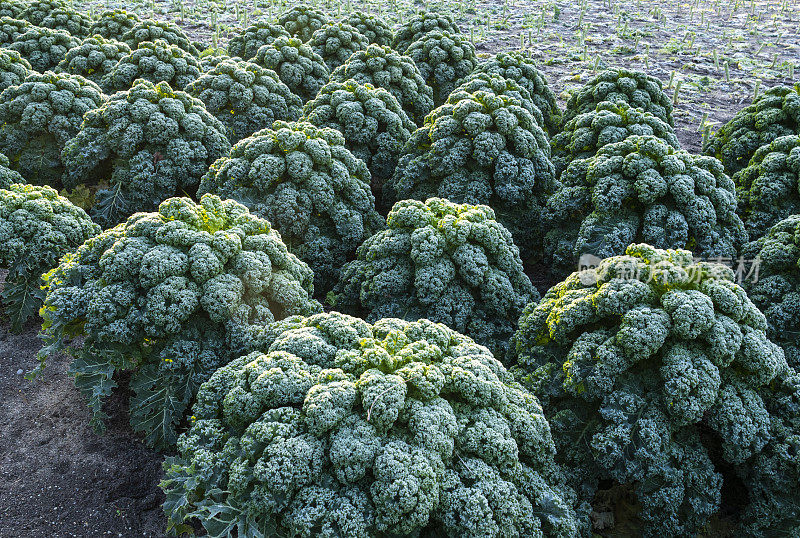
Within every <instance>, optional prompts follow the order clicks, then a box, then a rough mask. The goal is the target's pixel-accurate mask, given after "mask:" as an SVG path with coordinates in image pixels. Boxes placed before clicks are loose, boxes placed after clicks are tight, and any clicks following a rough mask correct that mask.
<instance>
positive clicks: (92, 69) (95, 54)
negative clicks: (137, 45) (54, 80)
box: [56, 35, 131, 84]
mask: <svg viewBox="0 0 800 538" xmlns="http://www.w3.org/2000/svg"><path fill="white" fill-rule="evenodd" d="M130 53H131V49H130V47H128V45H126V44H125V43H122V42H120V41H114V40H111V39H105V38H104V37H102V36H100V35H93V36H91V37H87V38H86V39H84V40H83V42H82V43H81V44H80V45H79V46H77V47H75V48H73V49H70V50H69V51H68V52H67V55H66V56H65V57H64V59H63V60H61V62H60V63H59V64H58V65H57V66H56V72H58V73H72V74H73V75H81V76H82V77H85V78H87V79H88V80H91V81H92V82H94V83H95V84H101V83H102V80H103V77H104V76H105V75H106V74H108V73H110V72H111V71H112V70H113V69H114V67H115V66H116V65H117V62H119V61H120V60H122V59H123V58H125V57H126V56H127V55H129V54H130Z"/></svg>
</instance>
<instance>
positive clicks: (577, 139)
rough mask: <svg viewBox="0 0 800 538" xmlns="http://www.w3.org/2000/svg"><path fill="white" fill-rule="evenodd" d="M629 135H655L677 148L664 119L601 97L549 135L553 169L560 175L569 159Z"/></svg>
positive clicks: (590, 153) (590, 154) (591, 154)
mask: <svg viewBox="0 0 800 538" xmlns="http://www.w3.org/2000/svg"><path fill="white" fill-rule="evenodd" d="M631 135H638V136H655V137H657V138H660V139H661V140H663V141H664V142H666V143H667V144H668V145H669V146H672V147H673V148H675V149H680V148H681V144H680V142H679V141H678V137H677V136H676V135H675V130H674V129H673V128H672V127H671V126H670V125H669V124H668V123H665V122H664V121H662V120H660V119H658V118H657V117H655V116H653V115H652V114H650V113H649V112H647V111H645V110H644V109H641V108H634V107H632V106H630V105H629V104H628V103H626V102H625V101H617V102H612V101H602V102H601V103H599V104H598V105H597V108H595V109H594V110H593V111H591V112H586V113H584V114H578V115H577V116H575V117H574V118H572V119H571V120H569V121H568V122H567V123H565V124H564V126H563V127H562V129H561V132H559V133H557V134H556V135H555V136H553V137H552V138H551V140H550V148H551V149H552V150H553V164H555V166H556V173H557V174H558V175H559V176H560V175H561V173H562V172H563V171H564V169H565V168H567V166H569V164H570V163H571V162H572V161H574V160H576V159H588V158H590V157H594V156H595V155H596V154H597V152H598V151H599V150H600V149H601V148H602V147H603V146H605V145H606V144H613V143H616V142H622V141H623V140H625V139H626V138H628V137H629V136H631Z"/></svg>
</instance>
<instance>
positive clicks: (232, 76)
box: [186, 59, 303, 144]
mask: <svg viewBox="0 0 800 538" xmlns="http://www.w3.org/2000/svg"><path fill="white" fill-rule="evenodd" d="M186 93H188V94H189V95H191V96H192V97H196V98H198V99H200V100H201V101H202V102H203V104H205V105H206V109H207V110H208V111H209V112H210V113H211V114H212V115H213V116H214V117H215V118H217V119H218V120H219V121H220V122H221V123H222V124H223V125H224V126H225V129H226V133H227V135H228V140H229V141H230V142H231V143H232V144H235V143H236V142H238V141H239V140H241V139H242V138H245V137H247V136H250V135H251V134H253V133H255V132H256V131H260V130H261V129H266V128H267V127H270V126H271V125H272V124H273V123H274V122H275V120H284V121H296V120H298V119H300V116H302V114H303V102H302V101H301V100H300V98H299V97H298V96H296V95H295V94H293V93H292V92H291V91H290V90H289V88H288V87H287V86H286V84H284V83H283V82H281V81H280V79H279V78H278V75H277V74H275V72H274V71H272V70H271V69H266V68H264V67H261V66H260V65H257V64H254V63H252V62H245V61H241V60H238V59H234V60H231V59H228V60H224V61H221V62H220V63H218V64H217V65H216V66H215V67H214V68H212V69H211V70H210V71H208V72H207V73H205V74H203V75H201V76H200V78H198V79H197V80H195V81H194V82H192V83H190V84H189V85H188V86H186Z"/></svg>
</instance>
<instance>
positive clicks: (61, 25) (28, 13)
mask: <svg viewBox="0 0 800 538" xmlns="http://www.w3.org/2000/svg"><path fill="white" fill-rule="evenodd" d="M20 17H21V18H23V19H25V20H27V21H30V23H31V24H33V25H35V26H39V27H40V28H50V29H51V30H61V31H63V32H67V33H68V34H70V35H72V36H75V37H77V38H79V39H83V38H84V37H86V36H88V35H89V28H90V27H91V25H92V19H90V18H89V17H87V16H86V15H84V14H83V13H80V12H78V11H75V10H74V9H72V8H70V7H69V6H68V5H67V4H66V3H64V2H62V1H61V0H33V1H32V2H29V3H28V5H27V7H26V8H25V11H23V12H22V13H21V14H20Z"/></svg>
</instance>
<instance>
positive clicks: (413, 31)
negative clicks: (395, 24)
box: [392, 11, 461, 54]
mask: <svg viewBox="0 0 800 538" xmlns="http://www.w3.org/2000/svg"><path fill="white" fill-rule="evenodd" d="M431 32H449V33H451V34H459V33H461V31H460V30H459V29H458V26H457V25H456V23H455V22H454V21H453V17H451V16H450V15H447V14H444V13H435V12H430V11H425V12H422V13H420V14H419V15H417V16H416V17H413V18H412V19H410V20H409V21H408V22H406V23H405V24H403V25H402V26H400V29H398V30H397V32H396V33H395V35H394V41H392V48H393V49H394V50H396V51H397V52H399V53H400V54H406V49H408V47H409V46H411V43H413V42H414V41H418V40H420V39H422V38H423V37H425V36H426V35H428V34H430V33H431Z"/></svg>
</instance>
